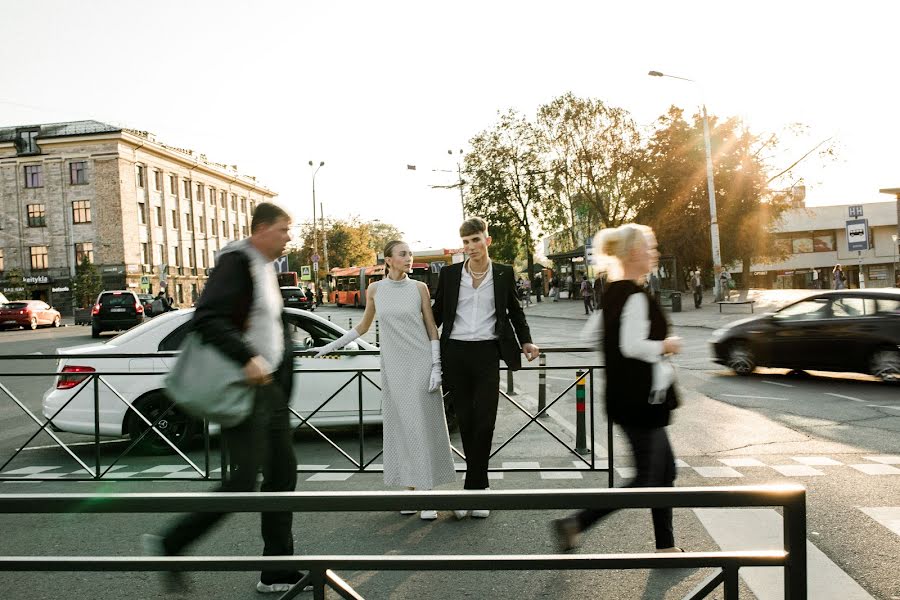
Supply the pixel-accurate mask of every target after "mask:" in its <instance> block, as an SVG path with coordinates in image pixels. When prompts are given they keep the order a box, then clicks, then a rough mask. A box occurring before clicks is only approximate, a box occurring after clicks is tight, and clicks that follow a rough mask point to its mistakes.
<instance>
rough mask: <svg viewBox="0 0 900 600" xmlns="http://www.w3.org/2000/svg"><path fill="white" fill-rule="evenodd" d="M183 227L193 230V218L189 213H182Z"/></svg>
mask: <svg viewBox="0 0 900 600" xmlns="http://www.w3.org/2000/svg"><path fill="white" fill-rule="evenodd" d="M184 228H185V229H186V230H187V231H193V230H194V219H192V218H191V213H184Z"/></svg>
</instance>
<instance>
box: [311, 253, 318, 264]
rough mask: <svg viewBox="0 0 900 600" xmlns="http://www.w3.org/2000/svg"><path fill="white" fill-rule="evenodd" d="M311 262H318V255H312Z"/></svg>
mask: <svg viewBox="0 0 900 600" xmlns="http://www.w3.org/2000/svg"><path fill="white" fill-rule="evenodd" d="M312 261H313V262H314V263H317V262H319V255H318V254H313V257H312Z"/></svg>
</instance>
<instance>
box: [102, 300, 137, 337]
mask: <svg viewBox="0 0 900 600" xmlns="http://www.w3.org/2000/svg"><path fill="white" fill-rule="evenodd" d="M143 322H144V305H143V304H142V303H141V301H140V299H139V298H138V297H137V294H135V293H134V292H131V291H128V290H111V291H107V292H100V295H99V296H97V302H96V303H95V304H94V308H93V309H91V336H93V337H95V338H96V337H100V333H101V332H103V331H114V330H122V329H130V328H131V327H134V326H135V325H140V324H141V323H143Z"/></svg>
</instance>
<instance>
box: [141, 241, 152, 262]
mask: <svg viewBox="0 0 900 600" xmlns="http://www.w3.org/2000/svg"><path fill="white" fill-rule="evenodd" d="M151 262H152V261H151V260H150V244H148V243H147V242H141V263H143V264H145V265H149V264H151Z"/></svg>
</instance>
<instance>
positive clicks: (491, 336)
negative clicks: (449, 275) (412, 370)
mask: <svg viewBox="0 0 900 600" xmlns="http://www.w3.org/2000/svg"><path fill="white" fill-rule="evenodd" d="M493 270H494V267H493V264H491V263H488V271H487V275H485V276H484V279H482V280H481V284H480V285H479V286H478V287H477V288H476V287H473V286H472V275H471V274H470V273H469V271H468V270H467V269H466V265H465V264H464V265H463V269H462V279H460V282H459V300H458V301H457V304H456V319H455V320H454V321H453V331H451V332H450V339H451V340H458V341H461V342H481V341H487V340H496V339H497V334H496V333H494V329H496V326H497V307H496V305H495V304H494V273H493Z"/></svg>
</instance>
